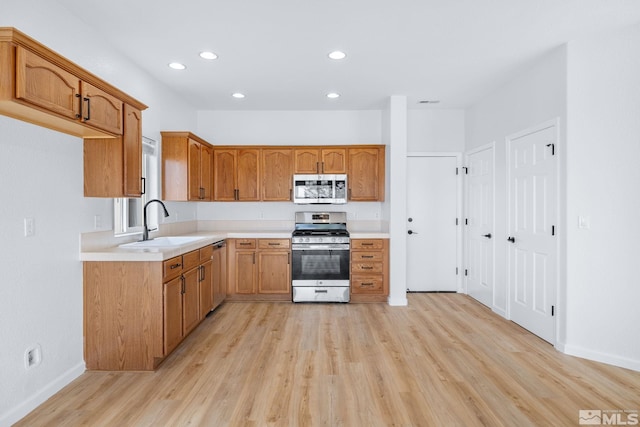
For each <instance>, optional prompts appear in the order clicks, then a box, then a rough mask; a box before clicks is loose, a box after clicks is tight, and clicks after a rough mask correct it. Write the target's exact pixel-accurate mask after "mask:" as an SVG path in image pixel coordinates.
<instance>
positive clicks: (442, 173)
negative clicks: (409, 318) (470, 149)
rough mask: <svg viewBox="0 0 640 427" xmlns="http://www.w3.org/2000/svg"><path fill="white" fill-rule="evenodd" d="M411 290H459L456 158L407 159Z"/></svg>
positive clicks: (409, 287)
mask: <svg viewBox="0 0 640 427" xmlns="http://www.w3.org/2000/svg"><path fill="white" fill-rule="evenodd" d="M407 165H408V166H407V167H408V169H407V182H408V188H407V233H408V234H409V235H408V236H407V290H409V291H414V292H419V291H423V292H425V291H452V292H456V291H457V290H458V285H457V276H456V264H457V246H458V245H457V226H456V216H457V209H458V179H457V176H456V166H457V158H456V157H453V156H452V157H429V156H419V157H413V156H412V157H408V158H407Z"/></svg>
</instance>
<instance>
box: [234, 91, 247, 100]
mask: <svg viewBox="0 0 640 427" xmlns="http://www.w3.org/2000/svg"><path fill="white" fill-rule="evenodd" d="M231 96H233V97H234V98H236V99H242V98H244V93H240V92H236V93H234V94H232V95H231Z"/></svg>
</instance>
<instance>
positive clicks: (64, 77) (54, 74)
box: [16, 46, 80, 120]
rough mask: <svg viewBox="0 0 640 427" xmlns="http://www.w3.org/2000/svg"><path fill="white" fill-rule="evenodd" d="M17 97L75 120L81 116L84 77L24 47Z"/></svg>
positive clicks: (19, 62)
mask: <svg viewBox="0 0 640 427" xmlns="http://www.w3.org/2000/svg"><path fill="white" fill-rule="evenodd" d="M16 98H17V99H20V100H22V101H25V102H28V103H30V104H33V105H36V106H38V107H41V108H44V109H45V110H47V111H50V112H52V113H55V114H59V115H61V116H64V117H67V118H70V119H73V120H78V119H79V117H80V116H79V114H80V79H79V78H78V77H76V76H74V75H73V74H71V73H69V72H67V71H65V70H63V69H62V68H59V67H57V66H55V65H53V64H51V63H50V62H49V61H47V60H46V59H43V58H41V57H40V56H38V55H36V54H35V53H32V52H30V51H28V50H26V49H24V48H22V47H20V46H18V47H17V48H16Z"/></svg>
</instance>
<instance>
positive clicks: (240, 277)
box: [235, 251, 256, 294]
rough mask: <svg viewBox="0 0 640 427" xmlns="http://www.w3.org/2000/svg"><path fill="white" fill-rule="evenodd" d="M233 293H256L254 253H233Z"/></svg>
mask: <svg viewBox="0 0 640 427" xmlns="http://www.w3.org/2000/svg"><path fill="white" fill-rule="evenodd" d="M235 282H236V283H235V291H236V293H237V294H255V293H256V252H255V251H242V252H236V253H235Z"/></svg>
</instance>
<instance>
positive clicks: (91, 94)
mask: <svg viewBox="0 0 640 427" xmlns="http://www.w3.org/2000/svg"><path fill="white" fill-rule="evenodd" d="M80 88H81V90H82V100H81V101H82V103H81V110H80V111H81V115H82V116H81V117H80V120H82V121H83V122H84V123H87V124H89V125H91V126H93V127H96V128H98V129H102V130H105V131H107V132H111V133H113V134H116V135H122V129H123V124H122V121H123V119H124V115H123V105H124V104H123V102H122V101H120V100H119V99H118V98H116V97H115V96H112V95H109V94H108V93H106V92H105V91H103V90H101V89H98V88H97V87H95V86H93V85H91V84H89V83H86V82H81V84H80Z"/></svg>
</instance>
